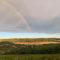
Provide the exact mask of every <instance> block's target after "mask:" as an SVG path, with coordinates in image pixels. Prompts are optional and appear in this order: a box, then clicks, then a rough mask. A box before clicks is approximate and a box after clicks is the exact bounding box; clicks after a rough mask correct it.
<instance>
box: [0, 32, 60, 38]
mask: <svg viewBox="0 0 60 60" xmlns="http://www.w3.org/2000/svg"><path fill="white" fill-rule="evenodd" d="M6 38H7V39H8V38H60V34H59V33H56V34H47V33H16V32H15V33H11V32H0V39H6Z"/></svg>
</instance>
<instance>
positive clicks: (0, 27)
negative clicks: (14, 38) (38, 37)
mask: <svg viewBox="0 0 60 60" xmlns="http://www.w3.org/2000/svg"><path fill="white" fill-rule="evenodd" d="M59 6H60V0H0V32H39V33H60V8H59Z"/></svg>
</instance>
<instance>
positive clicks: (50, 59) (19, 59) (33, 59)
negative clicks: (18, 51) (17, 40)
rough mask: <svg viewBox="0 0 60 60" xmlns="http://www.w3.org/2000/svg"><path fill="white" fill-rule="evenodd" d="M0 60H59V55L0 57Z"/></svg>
mask: <svg viewBox="0 0 60 60" xmlns="http://www.w3.org/2000/svg"><path fill="white" fill-rule="evenodd" d="M0 60H60V54H25V55H0Z"/></svg>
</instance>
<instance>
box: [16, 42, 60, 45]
mask: <svg viewBox="0 0 60 60" xmlns="http://www.w3.org/2000/svg"><path fill="white" fill-rule="evenodd" d="M57 43H60V42H16V44H36V45H38V44H57Z"/></svg>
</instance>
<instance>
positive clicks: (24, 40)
mask: <svg viewBox="0 0 60 60" xmlns="http://www.w3.org/2000/svg"><path fill="white" fill-rule="evenodd" d="M0 41H10V42H44V41H48V42H60V38H12V39H0Z"/></svg>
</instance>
